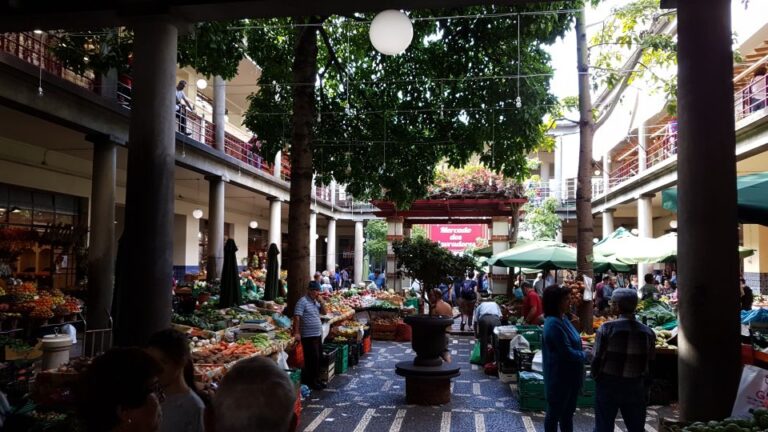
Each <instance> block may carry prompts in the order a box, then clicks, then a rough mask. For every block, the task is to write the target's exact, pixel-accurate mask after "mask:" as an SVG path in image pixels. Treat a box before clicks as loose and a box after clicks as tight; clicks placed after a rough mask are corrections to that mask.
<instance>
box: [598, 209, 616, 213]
mask: <svg viewBox="0 0 768 432" xmlns="http://www.w3.org/2000/svg"><path fill="white" fill-rule="evenodd" d="M601 213H616V209H615V208H607V209H604V210H603V211H602V212H601Z"/></svg>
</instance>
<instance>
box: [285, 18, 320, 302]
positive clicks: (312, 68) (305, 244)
mask: <svg viewBox="0 0 768 432" xmlns="http://www.w3.org/2000/svg"><path fill="white" fill-rule="evenodd" d="M317 29H318V28H317V27H315V26H306V27H299V28H297V29H296V31H297V33H298V37H297V40H296V47H295V48H294V54H295V57H294V61H293V82H295V83H314V82H315V79H316V76H317ZM314 119H315V88H314V86H313V85H296V86H294V88H293V132H292V134H291V202H290V204H289V207H288V233H289V238H290V241H289V243H288V256H289V257H290V260H289V261H288V307H287V309H286V312H287V313H288V314H292V313H293V308H294V306H295V305H296V302H297V301H298V300H299V299H300V298H301V297H302V296H303V295H304V294H305V293H306V292H307V285H308V284H309V215H310V210H311V208H310V206H311V203H312V201H311V198H310V196H311V193H312V174H313V169H312V129H313V126H314Z"/></svg>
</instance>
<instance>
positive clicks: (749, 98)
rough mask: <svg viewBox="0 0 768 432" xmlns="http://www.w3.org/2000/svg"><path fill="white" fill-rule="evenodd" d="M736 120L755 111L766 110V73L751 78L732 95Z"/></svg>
mask: <svg viewBox="0 0 768 432" xmlns="http://www.w3.org/2000/svg"><path fill="white" fill-rule="evenodd" d="M734 102H735V111H736V121H739V120H741V119H743V118H746V117H749V116H750V115H752V114H753V113H756V112H761V111H763V112H766V111H765V108H766V106H768V75H766V76H763V77H762V78H756V79H755V78H753V79H752V81H750V82H749V84H747V85H746V87H744V88H743V89H741V90H739V91H737V92H736V94H735V96H734Z"/></svg>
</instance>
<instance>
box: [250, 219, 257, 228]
mask: <svg viewBox="0 0 768 432" xmlns="http://www.w3.org/2000/svg"><path fill="white" fill-rule="evenodd" d="M248 226H249V227H251V228H252V229H256V228H258V227H259V223H258V222H256V221H255V220H252V221H250V222H249V223H248Z"/></svg>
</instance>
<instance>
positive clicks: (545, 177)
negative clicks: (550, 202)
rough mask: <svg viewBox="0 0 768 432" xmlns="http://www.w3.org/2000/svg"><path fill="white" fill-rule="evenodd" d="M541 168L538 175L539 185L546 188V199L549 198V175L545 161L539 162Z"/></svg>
mask: <svg viewBox="0 0 768 432" xmlns="http://www.w3.org/2000/svg"><path fill="white" fill-rule="evenodd" d="M540 163H541V168H540V171H539V172H540V175H539V177H541V185H542V186H543V187H544V188H546V189H545V191H546V193H547V196H546V197H549V179H550V177H551V173H550V170H549V162H547V161H541V162H540Z"/></svg>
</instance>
